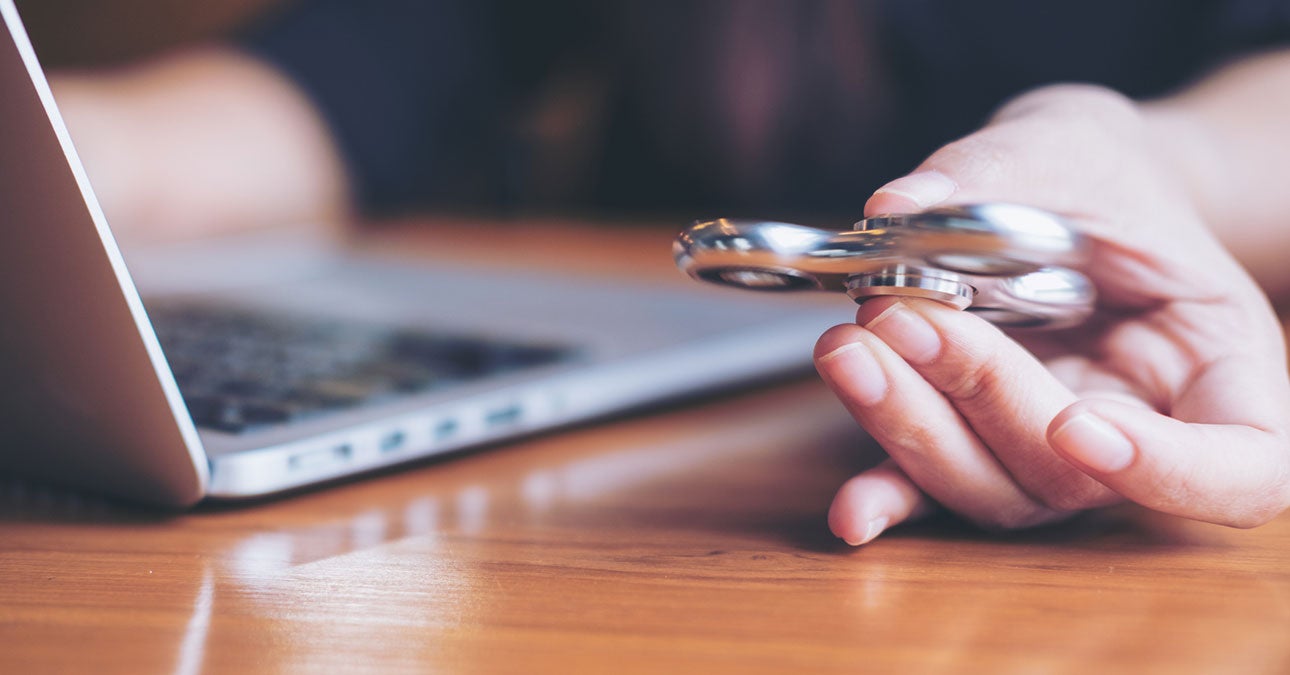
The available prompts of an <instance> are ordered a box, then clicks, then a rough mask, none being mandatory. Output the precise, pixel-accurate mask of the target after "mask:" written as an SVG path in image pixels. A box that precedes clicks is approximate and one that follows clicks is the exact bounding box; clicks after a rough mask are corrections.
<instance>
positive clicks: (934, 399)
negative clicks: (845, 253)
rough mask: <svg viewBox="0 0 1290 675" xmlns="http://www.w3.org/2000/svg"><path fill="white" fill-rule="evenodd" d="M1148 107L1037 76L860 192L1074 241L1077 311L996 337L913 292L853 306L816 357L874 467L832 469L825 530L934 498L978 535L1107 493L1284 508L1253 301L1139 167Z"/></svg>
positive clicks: (1225, 509)
mask: <svg viewBox="0 0 1290 675" xmlns="http://www.w3.org/2000/svg"><path fill="white" fill-rule="evenodd" d="M1168 140H1169V139H1163V138H1160V137H1158V136H1156V135H1154V134H1153V131H1152V127H1151V119H1150V113H1148V112H1144V110H1143V109H1142V108H1140V107H1139V106H1137V105H1136V104H1134V103H1133V102H1131V101H1129V100H1127V99H1125V98H1123V97H1122V96H1119V95H1118V94H1115V93H1113V92H1110V91H1107V90H1103V89H1098V88H1093V87H1085V86H1062V87H1052V88H1047V89H1043V90H1039V91H1037V92H1034V93H1031V94H1029V95H1026V96H1024V97H1022V98H1020V99H1017V100H1016V101H1014V102H1012V103H1010V104H1009V105H1007V106H1005V107H1004V108H1003V109H1002V110H1001V111H1000V113H999V114H998V115H997V116H996V117H995V119H993V120H992V121H991V122H990V123H989V124H988V125H987V126H986V127H985V128H984V129H982V130H981V131H978V132H977V133H974V134H972V135H970V136H968V137H966V138H964V139H961V140H959V141H957V142H954V143H951V144H950V145H948V146H945V147H944V148H942V149H940V150H939V151H937V152H936V153H935V154H933V155H932V156H931V157H930V158H928V159H927V161H925V162H924V163H923V164H922V165H921V166H919V167H918V168H917V169H916V170H915V171H914V172H913V173H912V174H910V175H907V176H905V177H903V178H900V179H898V180H895V181H893V182H891V183H889V184H887V185H886V186H885V187H883V188H882V189H880V190H878V191H877V192H876V193H875V194H874V196H873V197H872V198H871V199H870V200H869V203H868V204H867V205H866V207H865V213H866V215H876V214H879V213H900V212H909V211H917V210H921V209H925V208H928V207H931V206H933V205H948V204H954V203H970V202H984V201H1004V202H1016V203H1021V204H1028V205H1031V206H1036V207H1039V208H1044V209H1047V210H1050V211H1054V212H1057V213H1062V214H1066V215H1068V216H1070V217H1071V218H1072V219H1073V222H1074V223H1075V224H1076V226H1077V227H1079V228H1080V229H1082V230H1083V231H1085V232H1086V233H1087V234H1089V235H1090V236H1091V237H1092V238H1093V240H1094V242H1095V243H1094V252H1093V257H1092V261H1091V264H1090V267H1089V269H1088V270H1087V271H1088V273H1089V275H1090V277H1091V278H1092V279H1093V281H1094V283H1095V284H1096V285H1097V287H1098V291H1099V293H1100V296H1099V301H1098V302H1099V304H1098V311H1097V313H1096V314H1095V316H1094V317H1093V318H1092V319H1091V320H1090V321H1089V322H1088V323H1086V324H1084V325H1082V326H1080V327H1078V328H1074V329H1070V330H1066V331H1061V332H1057V333H1047V334H1040V333H1031V334H1019V335H1017V336H1015V337H1016V340H1017V341H1014V339H1013V338H1010V337H1009V336H1008V335H1005V334H1004V333H1003V332H1002V331H1001V330H999V329H998V328H996V327H995V326H993V325H991V324H989V323H987V322H986V321H984V320H982V319H980V318H979V317H976V316H974V315H972V314H969V313H964V312H958V311H955V310H953V309H951V308H949V307H946V306H944V305H940V304H937V303H935V302H932V301H928V300H918V299H905V300H897V299H895V298H882V299H876V300H871V301H868V302H866V303H865V304H864V305H863V306H862V307H861V308H860V310H859V312H858V313H857V316H856V323H855V324H854V325H851V324H848V325H844V326H837V327H835V328H833V329H831V330H829V331H828V332H827V333H825V334H824V336H823V337H821V338H820V340H819V343H818V345H817V346H816V366H817V368H818V369H819V371H820V374H821V375H822V376H823V378H824V380H825V381H826V382H827V383H828V384H829V386H830V387H832V388H833V390H834V392H835V393H836V394H837V395H838V397H839V398H840V399H841V400H842V402H843V403H844V404H845V405H846V407H847V408H848V409H849V410H850V411H851V413H852V414H853V415H854V416H855V418H856V420H857V421H859V422H860V424H861V425H862V426H863V427H864V428H865V429H866V430H868V432H869V433H870V434H871V435H872V436H873V437H874V438H875V439H876V440H877V441H878V443H880V444H881V445H882V447H883V448H884V449H885V450H886V451H887V453H888V455H889V456H890V459H888V460H887V461H885V462H884V463H882V464H880V465H879V466H877V467H876V468H873V469H871V470H869V471H866V472H864V473H861V474H860V475H858V476H855V477H854V478H852V479H851V480H849V481H848V482H847V483H846V484H845V485H843V486H842V488H841V489H840V490H839V492H838V494H837V496H836V497H835V498H834V501H833V506H832V508H831V509H830V512H829V526H830V527H831V528H832V530H833V532H834V533H835V534H836V535H837V536H839V537H841V538H843V539H845V540H846V541H848V542H850V543H852V544H861V543H865V542H867V541H869V540H871V539H873V538H874V537H875V536H877V535H878V534H879V533H881V532H882V531H883V530H884V529H885V528H887V527H890V526H892V525H895V524H897V523H900V522H902V521H905V520H908V519H910V518H914V517H917V516H919V515H921V514H924V513H927V512H929V511H930V510H932V509H933V508H935V506H936V505H938V504H939V505H940V506H943V507H944V508H947V509H949V510H950V511H953V512H955V513H957V514H959V515H961V516H963V517H965V518H967V519H969V520H971V521H973V522H975V523H978V524H980V525H982V526H985V527H989V528H1004V529H1011V528H1022V527H1029V526H1034V525H1039V524H1042V523H1049V522H1053V521H1057V520H1060V519H1062V518H1065V517H1068V516H1070V515H1071V514H1074V513H1077V512H1079V511H1083V510H1086V509H1091V508H1096V507H1101V506H1106V505H1110V504H1114V503H1118V502H1122V501H1124V500H1130V501H1133V502H1137V503H1139V504H1142V505H1144V506H1147V507H1149V508H1152V509H1156V510H1159V511H1163V512H1166V513H1172V514H1176V515H1179V516H1184V517H1188V518H1194V519H1198V520H1204V521H1209V522H1214V523H1222V524H1226V525H1232V526H1237V527H1253V526H1256V525H1259V524H1262V523H1264V522H1267V521H1268V520H1270V519H1271V518H1273V517H1274V516H1276V515H1277V514H1278V513H1280V512H1281V511H1282V510H1283V509H1285V508H1286V507H1287V505H1290V443H1288V439H1290V434H1288V431H1290V429H1288V427H1290V422H1288V420H1290V383H1288V382H1287V370H1286V349H1285V344H1284V341H1283V337H1282V330H1281V326H1280V324H1279V323H1278V321H1277V319H1276V317H1275V315H1274V313H1273V312H1272V310H1271V308H1270V306H1269V304H1268V301H1267V299H1266V297H1265V296H1264V295H1263V293H1262V292H1261V291H1260V290H1259V288H1258V287H1257V286H1256V285H1255V283H1254V282H1253V281H1252V280H1251V279H1250V277H1249V276H1248V275H1247V274H1246V273H1245V271H1244V270H1243V269H1242V268H1241V267H1240V265H1238V264H1237V263H1236V261H1235V260H1234V259H1232V257H1231V256H1230V255H1229V254H1228V253H1227V252H1226V251H1225V250H1224V249H1223V248H1222V247H1221V246H1220V245H1219V244H1218V243H1217V241H1216V240H1215V238H1214V237H1213V236H1212V235H1211V233H1210V232H1209V230H1208V229H1207V227H1206V224H1205V223H1204V222H1202V218H1201V217H1200V215H1199V212H1198V210H1197V209H1196V208H1195V207H1194V206H1193V204H1192V203H1191V201H1190V200H1189V195H1188V194H1187V193H1186V191H1185V190H1184V189H1183V187H1182V184H1183V181H1182V179H1181V177H1180V176H1178V175H1177V174H1176V171H1177V169H1176V168H1175V167H1171V166H1169V165H1168V164H1167V163H1165V162H1162V161H1161V160H1160V158H1161V157H1163V156H1165V154H1166V153H1163V152H1161V151H1160V146H1159V143H1160V142H1166V141H1168Z"/></svg>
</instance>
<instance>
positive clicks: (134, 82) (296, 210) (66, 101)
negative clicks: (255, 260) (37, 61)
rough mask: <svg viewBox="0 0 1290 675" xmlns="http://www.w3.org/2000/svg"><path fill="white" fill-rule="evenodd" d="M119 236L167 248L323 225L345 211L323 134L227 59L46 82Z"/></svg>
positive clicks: (210, 56)
mask: <svg viewBox="0 0 1290 675" xmlns="http://www.w3.org/2000/svg"><path fill="white" fill-rule="evenodd" d="M53 87H54V90H55V97H56V98H57V100H58V102H59V106H60V108H61V109H62V111H63V114H64V117H65V118H66V119H67V124H68V127H69V129H70V131H71V133H72V138H73V140H74V142H75V143H76V146H77V149H78V151H79V153H80V154H81V157H82V160H83V161H84V162H85V164H86V168H87V171H88V172H89V175H90V179H91V182H92V183H93V184H94V186H95V190H96V192H98V193H99V196H100V199H101V200H102V201H103V203H104V209H105V211H106V212H107V213H108V216H109V218H110V219H111V220H112V222H113V224H114V226H115V228H116V229H118V230H120V232H121V233H122V235H123V236H124V237H126V238H148V239H157V238H163V239H164V238H172V237H187V236H196V235H202V234H208V233H213V232H219V231H227V230H229V229H239V228H248V227H258V226H266V225H270V226H280V225H296V224H306V223H310V224H312V223H326V222H335V221H339V220H341V219H342V218H343V217H344V216H345V215H346V214H347V212H348V208H349V207H348V196H347V195H348V188H347V183H346V179H345V172H344V168H343V166H342V163H341V160H340V158H339V155H338V153H337V152H336V149H335V148H334V147H333V143H332V141H331V139H330V138H329V136H328V133H327V130H326V129H325V127H324V125H323V123H322V122H321V120H320V119H319V117H318V114H317V112H316V111H314V110H313V109H312V107H311V105H310V104H309V102H308V101H307V100H306V99H305V98H304V97H303V96H302V95H301V94H300V93H298V92H297V91H296V90H295V88H294V86H293V85H292V84H291V83H290V82H289V81H288V80H286V79H285V78H284V77H282V76H281V75H279V74H278V73H277V72H275V71H274V70H272V69H271V68H270V67H268V66H266V65H264V64H262V63H260V62H259V61H257V60H255V59H252V58H250V57H247V56H245V55H243V54H240V53H238V52H236V51H233V50H226V49H208V50H202V51H193V52H185V53H180V54H176V55H172V56H169V57H165V58H163V59H161V60H158V61H153V62H149V63H147V64H145V65H142V66H138V67H135V68H131V69H128V70H124V71H120V72H115V73H109V74H94V75H62V76H58V77H55V78H54V79H53Z"/></svg>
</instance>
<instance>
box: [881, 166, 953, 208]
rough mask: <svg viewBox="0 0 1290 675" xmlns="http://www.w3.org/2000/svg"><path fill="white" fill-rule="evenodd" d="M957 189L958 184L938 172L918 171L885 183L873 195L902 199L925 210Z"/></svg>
mask: <svg viewBox="0 0 1290 675" xmlns="http://www.w3.org/2000/svg"><path fill="white" fill-rule="evenodd" d="M958 189H959V186H958V184H957V183H955V182H954V181H953V180H952V179H950V177H949V176H946V175H945V174H943V173H941V172H940V171H919V172H918V173H911V174H909V175H908V176H903V177H901V178H897V179H896V180H893V181H891V182H890V183H887V184H886V185H884V186H882V187H880V188H878V190H877V192H874V194H875V195H876V194H882V193H887V194H892V195H897V196H899V197H904V198H905V199H908V200H909V201H911V202H914V203H915V204H917V205H918V208H920V209H925V208H927V207H929V206H932V205H933V204H939V203H940V202H943V201H945V200H946V199H949V197H950V195H952V194H954V193H955V192H956V191H957V190H958Z"/></svg>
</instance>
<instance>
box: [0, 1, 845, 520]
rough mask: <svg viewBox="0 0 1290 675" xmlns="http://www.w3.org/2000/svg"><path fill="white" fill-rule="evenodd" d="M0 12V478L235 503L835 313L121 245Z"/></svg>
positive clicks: (585, 412)
mask: <svg viewBox="0 0 1290 675" xmlns="http://www.w3.org/2000/svg"><path fill="white" fill-rule="evenodd" d="M0 14H2V15H3V19H4V23H5V29H6V30H5V31H4V33H3V37H2V38H0V312H2V314H0V382H2V383H3V387H0V473H3V474H7V475H10V476H22V477H30V478H32V479H35V480H38V481H40V482H47V483H54V484H62V485H68V486H74V487H77V488H81V489H85V490H90V491H94V492H98V493H102V494H106V495H111V496H116V497H120V498H125V499H128V500H133V501H137V502H144V503H148V504H154V505H158V506H163V507H170V508H184V507H187V506H190V505H192V504H195V503H196V502H198V501H200V500H203V499H222V500H237V499H248V498H256V497H261V496H265V495H271V494H275V493H280V492H283V491H287V490H292V489H295V488H300V487H303V486H308V485H313V484H318V483H324V482H329V481H334V480H336V479H339V478H343V477H346V476H351V475H354V474H358V473H362V472H369V471H373V470H376V469H381V468H383V467H388V466H392V465H396V464H402V463H406V462H411V461H414V460H417V459H420V458H424V457H428V456H432V455H438V454H442V453H447V452H451V451H454V450H459V449H461V448H466V447H470V446H478V445H481V444H492V443H496V442H497V441H500V440H503V439H507V438H511V437H515V436H518V435H523V434H531V433H533V432H536V431H540V430H544V429H549V428H552V427H557V426H561V425H568V424H570V423H573V422H577V421H580V420H586V419H589V418H593V417H597V416H603V415H606V414H609V413H613V412H616V411H622V410H625V409H629V408H633V407H638V406H641V405H644V404H648V403H651V402H657V401H660V400H664V399H668V398H672V397H676V396H680V395H683V394H687V393H692V392H697V391H701V390H709V389H713V388H718V387H728V386H730V385H732V384H734V383H738V382H743V381H748V380H750V379H753V378H762V377H766V376H769V375H772V374H775V373H781V372H785V371H790V370H794V369H802V368H805V367H806V366H807V365H808V364H809V358H810V353H811V347H812V344H813V343H814V341H815V339H816V337H817V336H818V335H819V334H820V333H821V332H822V331H823V330H824V329H826V328H827V327H828V326H829V325H831V324H833V323H837V322H838V321H839V320H844V319H845V318H846V317H847V315H848V310H847V309H846V308H845V307H844V306H842V305H841V304H840V303H839V304H835V305H832V306H831V307H829V308H827V309H825V308H822V307H821V306H820V305H818V304H811V303H805V304H804V303H801V302H800V301H793V302H785V301H783V300H780V299H774V298H765V297H762V298H758V297H753V296H748V295H746V294H743V293H739V292H737V291H721V290H708V289H705V288H701V287H699V286H698V285H695V286H694V287H692V288H690V289H689V290H687V289H686V288H683V287H679V286H678V287H677V288H673V289H670V290H669V289H655V288H649V287H641V286H631V285H625V284H613V283H608V282H606V283H588V281H586V280H585V279H583V280H572V279H567V278H560V277H553V276H544V275H541V274H538V273H536V272H527V271H523V270H518V271H514V272H511V273H498V272H496V271H487V272H485V271H481V270H479V269H472V268H470V267H468V266H461V267H456V268H452V267H446V266H444V265H442V264H437V265H434V266H427V265H420V264H414V263H409V262H399V261H393V260H386V259H381V258H377V257H373V256H370V255H363V254H361V253H358V252H354V251H347V250H343V249H336V248H334V247H332V248H329V247H326V246H317V247H310V246H302V245H300V243H299V242H296V241H291V240H289V237H285V235H284V238H283V239H282V240H274V237H272V236H269V237H266V238H265V239H264V240H257V241H254V242H247V241H239V240H229V241H226V242H221V243H218V244H209V245H198V244H193V245H190V246H188V247H187V248H185V247H176V248H173V249H171V250H168V251H164V252H162V253H158V252H156V251H154V252H152V255H147V254H145V253H144V252H140V253H139V254H138V255H135V254H133V253H131V254H130V255H128V256H123V254H122V252H121V251H120V250H119V249H118V247H117V245H116V243H115V240H114V239H113V236H112V233H111V231H110V229H109V228H108V223H107V221H106V219H105V218H104V215H103V213H102V211H101V209H100V208H99V205H98V203H97V201H96V200H95V198H94V194H93V191H92V190H91V187H90V181H89V179H88V178H87V176H86V174H85V171H84V169H83V167H82V165H81V164H80V162H79V160H78V159H77V156H76V152H75V150H74V148H73V146H72V142H71V138H70V135H69V133H68V131H67V129H66V127H65V125H64V123H63V121H62V119H61V118H60V116H59V114H58V110H57V107H56V105H55V101H54V99H53V95H52V93H51V92H50V89H49V86H48V84H47V82H46V79H45V76H44V74H43V72H42V70H41V68H40V65H39V63H38V61H37V58H36V55H35V53H34V51H33V49H32V46H31V43H30V41H29V39H28V37H27V35H26V32H25V30H24V28H23V26H22V23H21V21H20V19H19V16H18V13H17V10H16V9H15V7H14V4H13V0H0ZM658 255H659V256H667V255H669V252H668V251H666V250H660V251H659V252H658ZM127 261H128V265H127Z"/></svg>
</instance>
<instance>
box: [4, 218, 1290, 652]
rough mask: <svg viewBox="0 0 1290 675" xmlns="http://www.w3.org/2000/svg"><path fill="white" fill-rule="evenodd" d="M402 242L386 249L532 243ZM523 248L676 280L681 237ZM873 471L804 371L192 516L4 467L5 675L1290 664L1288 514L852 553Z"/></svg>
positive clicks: (1152, 519)
mask: <svg viewBox="0 0 1290 675" xmlns="http://www.w3.org/2000/svg"><path fill="white" fill-rule="evenodd" d="M397 230H398V228H396V231H387V232H386V233H384V234H382V235H380V236H378V237H376V240H375V243H374V244H373V245H374V246H377V247H381V246H385V247H391V246H393V245H395V242H399V243H398V244H397V245H398V246H399V247H400V248H402V249H403V250H406V251H411V252H412V253H414V254H421V253H425V252H433V251H435V250H444V249H445V248H446V247H451V250H454V251H459V252H460V251H464V252H466V253H468V254H470V255H474V256H476V257H477V258H479V259H480V260H483V261H485V262H503V263H505V262H507V261H508V258H507V256H508V255H510V254H506V253H504V252H503V253H498V252H497V251H495V250H494V249H493V248H492V247H491V245H490V244H489V243H488V242H487V237H482V238H481V235H480V232H481V230H480V229H479V228H476V227H472V226H469V225H467V224H460V225H453V224H451V223H448V224H444V225H442V226H441V227H439V228H437V229H436V230H435V231H434V233H433V234H412V233H408V232H401V231H397ZM518 236H521V237H523V238H526V240H527V242H528V246H529V250H530V252H532V251H536V252H537V254H538V255H540V257H542V258H544V259H546V260H548V261H553V262H557V263H562V264H567V265H571V266H575V267H577V268H578V269H579V270H581V271H582V272H583V273H590V274H595V273H604V272H606V271H608V270H613V271H615V272H620V273H621V272H624V271H626V272H629V273H632V274H642V275H655V276H656V277H657V278H658V279H660V280H662V279H664V278H665V277H666V278H667V279H672V278H673V277H672V276H670V275H671V271H670V270H667V269H665V268H666V267H667V260H666V256H665V255H658V254H657V252H658V251H659V250H666V249H665V248H663V249H659V248H656V247H657V246H665V245H666V242H667V238H668V236H669V233H668V232H666V231H664V230H660V229H659V228H627V229H618V230H616V231H613V232H609V231H600V230H590V229H587V228H585V227H579V226H574V225H561V224H558V223H548V224H545V225H543V226H540V227H539V226H534V227H533V228H525V233H521V234H520V235H518ZM575 241H576V242H581V243H580V244H579V246H583V247H590V249H594V250H598V251H602V252H604V254H605V255H603V256H590V257H588V256H586V255H585V253H586V251H587V250H590V249H588V248H583V249H580V251H581V252H578V251H577V250H574V251H573V252H571V249H570V248H569V247H568V246H567V244H569V243H571V242H575ZM409 242H412V244H409ZM472 242H473V243H472ZM644 252H651V255H646V254H645V253H644ZM615 256H624V257H626V258H627V260H628V262H627V263H625V264H620V263H615V262H613V261H614V260H615ZM587 260H590V261H591V262H586V261H587ZM579 261H582V262H579ZM678 283H679V282H678ZM877 457H878V451H877V449H876V448H875V447H873V445H872V444H871V443H870V442H868V441H867V440H866V439H865V438H864V436H863V435H862V433H861V432H859V431H858V430H857V428H856V427H855V425H854V424H853V423H852V422H851V421H850V419H849V418H848V417H847V415H846V414H845V413H844V411H843V410H842V409H841V407H840V406H839V405H838V404H837V402H836V401H835V400H834V399H833V398H832V397H831V396H830V395H829V394H828V392H827V391H826V390H825V389H824V387H823V386H822V385H820V384H819V383H818V382H817V381H815V380H814V379H813V378H810V377H803V378H801V379H796V380H789V381H783V382H778V383H772V384H769V385H761V386H757V387H751V388H748V389H746V390H745V391H741V392H734V393H730V394H727V395H722V396H716V397H710V398H706V399H703V400H692V401H687V402H681V403H676V404H674V405H671V406H668V407H664V408H659V409H655V410H651V411H646V412H644V413H638V414H633V415H630V416H625V417H622V418H619V419H615V420H610V421H605V422H601V423H597V424H592V425H586V426H582V427H580V428H576V429H573V430H566V431H562V432H558V433H553V434H550V435H545V436H539V437H535V438H530V439H527V440H522V441H519V442H515V443H508V444H506V445H504V446H501V447H496V448H491V449H487V450H485V451H480V452H474V453H471V454H467V455H461V456H456V457H453V458H449V459H443V460H438V461H433V462H429V463H423V464H420V465H417V466H414V467H412V468H409V469H405V470H401V471H397V472H390V473H387V474H384V475H380V476H376V477H369V478H366V479H362V480H356V481H352V482H349V483H345V484H342V485H337V486H332V487H329V488H327V489H320V490H315V491H310V492H306V493H302V494H297V495H295V496H291V497H289V498H283V499H275V500H271V501H266V502H263V503H259V504H255V505H250V506H238V507H228V506H203V507H201V508H198V509H197V510H195V511H193V512H191V513H186V514H182V515H177V516H174V515H171V516H167V515H163V514H158V513H154V512H149V511H142V510H136V509H133V508H130V507H127V506H122V505H118V504H111V503H106V502H101V501H98V500H95V499H93V498H88V497H82V496H77V495H71V494H68V493H61V492H54V491H49V490H41V489H36V488H32V487H29V486H24V485H21V484H17V483H9V484H6V485H5V486H4V487H3V489H0V673H28V672H122V673H156V672H176V673H196V672H201V671H206V672H236V673H245V672H276V671H286V672H309V673H313V672H424V671H432V672H455V671H464V672H506V673H512V672H516V673H530V672H561V673H564V672H590V673H598V672H612V673H620V672H720V671H736V672H804V673H814V672H829V671H845V672H876V673H895V672H964V671H970V672H989V673H1035V672H1043V673H1060V672H1072V673H1075V672H1078V673H1101V672H1133V673H1141V672H1159V673H1183V672H1197V673H1220V672H1222V673H1228V672H1290V565H1288V564H1287V561H1288V560H1290V516H1287V517H1282V518H1280V519H1279V520H1277V521H1275V522H1273V523H1272V524H1270V525H1268V526H1265V527H1263V528H1260V529H1258V530H1254V531H1237V530H1229V529H1224V528H1221V527H1215V526H1209V525H1202V524H1197V523H1191V522H1186V521H1181V520H1177V519H1173V518H1169V517H1164V516H1159V515H1155V514H1151V513H1147V512H1144V511H1141V510H1138V509H1133V508H1122V509H1116V510H1111V511H1107V512H1102V513H1098V514H1094V515H1090V516H1086V517H1082V518H1080V519H1077V520H1075V521H1073V522H1070V523H1067V524H1065V525H1062V526H1058V527H1054V528H1050V529H1045V530H1041V531H1037V532H1027V533H1020V534H1010V535H988V534H983V533H981V532H978V531H975V530H973V529H972V528H970V527H967V526H964V525H962V524H960V523H958V522H955V521H952V520H949V519H938V520H933V521H931V522H926V523H923V524H919V525H914V526H908V527H903V528H898V529H896V530H894V531H893V532H891V533H889V534H887V535H884V536H883V537H881V538H880V539H879V540H878V541H876V542H875V543H873V544H871V545H869V546H866V547H863V548H861V549H852V548H850V547H848V546H846V545H844V544H842V543H841V542H839V541H837V540H835V539H834V538H833V537H832V536H831V535H830V534H829V532H828V529H827V527H826V525H825V513H826V509H827V507H828V503H829V499H830V497H831V496H832V493H833V491H834V489H836V488H837V486H838V485H839V484H841V482H842V481H843V480H844V479H845V478H847V477H848V476H850V475H851V474H852V473H854V472H856V471H857V470H859V469H861V468H864V467H865V466H867V465H869V464H871V463H873V462H874V461H876V459H877Z"/></svg>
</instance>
